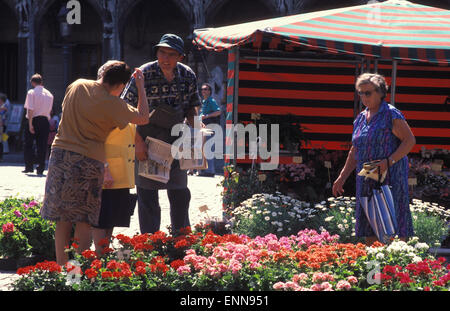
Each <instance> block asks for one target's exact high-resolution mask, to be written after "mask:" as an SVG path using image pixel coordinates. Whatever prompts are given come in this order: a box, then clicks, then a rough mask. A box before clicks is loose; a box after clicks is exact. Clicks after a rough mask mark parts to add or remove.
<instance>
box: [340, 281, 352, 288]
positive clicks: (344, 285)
mask: <svg viewBox="0 0 450 311" xmlns="http://www.w3.org/2000/svg"><path fill="white" fill-rule="evenodd" d="M351 287H352V286H351V285H350V283H349V282H347V281H344V280H341V281H339V282H338V283H337V284H336V288H337V289H340V290H349V289H350V288H351Z"/></svg>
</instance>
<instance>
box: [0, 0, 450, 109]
mask: <svg viewBox="0 0 450 311" xmlns="http://www.w3.org/2000/svg"><path fill="white" fill-rule="evenodd" d="M75 2H78V3H80V8H81V23H80V24H74V25H68V24H67V23H66V17H67V13H68V9H67V8H66V6H67V3H68V0H0V92H5V93H6V94H7V95H8V96H9V98H10V99H11V100H12V101H13V102H16V103H23V101H24V99H25V95H26V91H27V89H28V88H29V87H30V85H29V82H28V81H29V78H30V77H31V75H32V74H34V73H36V72H39V73H41V74H42V75H43V77H44V80H45V86H46V87H47V88H48V89H49V90H50V91H52V93H53V94H54V95H55V107H56V109H57V110H58V107H60V104H61V102H62V99H63V97H64V92H65V88H66V86H67V85H68V84H69V83H71V82H72V81H74V80H75V79H77V78H80V77H84V78H92V79H93V78H95V77H96V72H97V68H98V67H99V66H100V65H101V64H102V63H104V62H105V61H106V60H108V59H122V60H124V61H126V62H127V63H128V64H129V65H130V66H133V67H136V66H139V65H141V64H143V63H145V62H148V61H151V60H153V59H154V55H153V50H152V47H153V46H154V45H155V44H156V43H157V42H158V40H159V38H160V37H161V35H162V34H163V33H167V32H172V33H177V34H179V35H180V36H182V37H183V38H184V39H185V43H186V50H187V52H188V53H187V59H186V62H187V63H188V64H189V65H190V66H191V67H192V68H193V69H194V71H196V72H197V75H198V77H199V82H203V81H208V82H214V83H213V84H214V85H215V88H216V94H215V95H216V98H217V99H219V100H221V99H222V98H223V96H224V91H225V88H224V87H223V86H224V85H225V83H226V72H225V70H226V53H205V52H199V51H198V50H197V49H195V48H194V47H193V46H192V31H193V30H194V29H198V28H205V27H218V26H224V25H230V24H236V23H242V22H246V21H252V20H258V19H264V18H271V17H277V16H284V15H291V14H297V13H301V12H310V11H318V10H324V9H331V8H336V7H345V6H351V5H359V4H365V3H367V2H368V1H367V0H340V1H318V0H79V1H75ZM414 2H422V3H424V4H429V5H433V4H438V3H441V2H442V1H440V0H439V1H438V0H436V1H429V0H426V1H425V0H424V1H420V0H415V1H414ZM430 2H431V3H430ZM443 2H447V4H446V5H448V0H443ZM435 6H439V5H435Z"/></svg>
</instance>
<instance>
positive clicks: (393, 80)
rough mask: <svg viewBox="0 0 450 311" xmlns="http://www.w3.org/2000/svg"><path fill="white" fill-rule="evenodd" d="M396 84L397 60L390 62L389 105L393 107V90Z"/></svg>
mask: <svg viewBox="0 0 450 311" xmlns="http://www.w3.org/2000/svg"><path fill="white" fill-rule="evenodd" d="M396 84H397V60H395V59H393V60H392V82H391V105H392V106H395V88H396Z"/></svg>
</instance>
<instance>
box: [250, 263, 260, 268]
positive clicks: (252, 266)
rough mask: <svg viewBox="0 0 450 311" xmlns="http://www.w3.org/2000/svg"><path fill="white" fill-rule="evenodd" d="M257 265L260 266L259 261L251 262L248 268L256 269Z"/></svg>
mask: <svg viewBox="0 0 450 311" xmlns="http://www.w3.org/2000/svg"><path fill="white" fill-rule="evenodd" d="M259 267H262V265H261V264H260V263H259V262H252V263H251V264H250V269H258V268H259Z"/></svg>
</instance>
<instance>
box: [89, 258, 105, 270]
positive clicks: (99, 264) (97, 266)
mask: <svg viewBox="0 0 450 311" xmlns="http://www.w3.org/2000/svg"><path fill="white" fill-rule="evenodd" d="M102 265H103V264H102V262H101V261H100V260H98V259H96V260H94V261H93V262H92V263H91V268H93V269H100V268H101V267H102Z"/></svg>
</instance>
